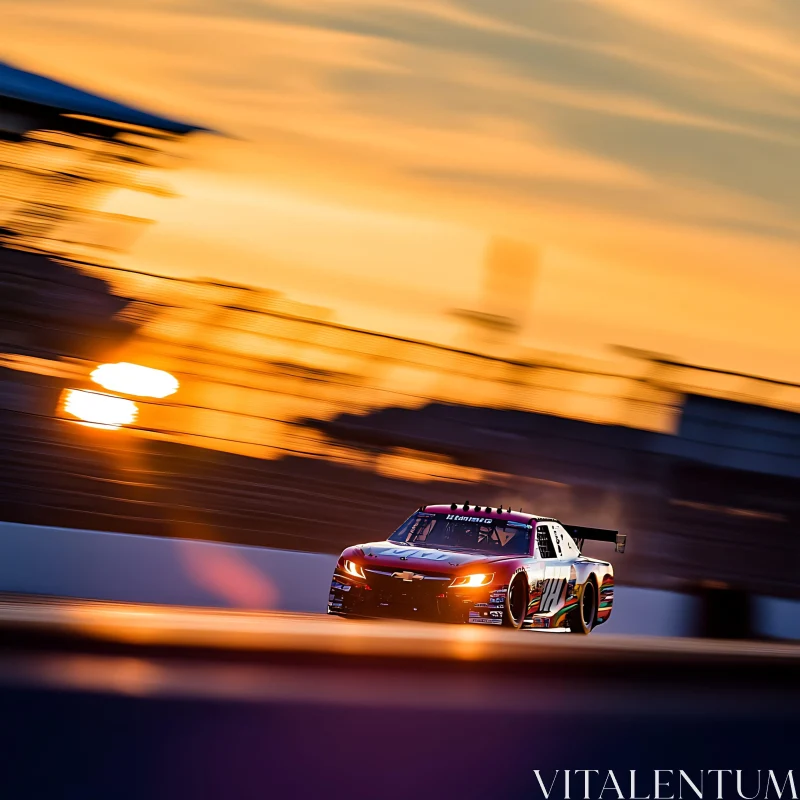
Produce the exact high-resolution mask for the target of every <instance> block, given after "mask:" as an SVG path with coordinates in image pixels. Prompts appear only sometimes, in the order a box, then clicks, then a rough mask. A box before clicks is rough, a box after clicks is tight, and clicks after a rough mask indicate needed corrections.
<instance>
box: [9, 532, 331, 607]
mask: <svg viewBox="0 0 800 800" xmlns="http://www.w3.org/2000/svg"><path fill="white" fill-rule="evenodd" d="M335 563H336V557H335V556H331V555H326V554H323V553H298V552H294V551H291V550H268V549H266V548H261V547H243V546H238V545H230V544H218V543H215V542H201V541H196V540H192V539H165V538H160V537H155V536H131V535H128V534H122V533H103V532H99V531H87V530H75V529H70V528H46V527H43V526H38V525H19V524H15V523H10V522H0V591H2V592H24V593H26V594H27V593H30V594H50V595H61V596H64V597H84V598H93V599H103V600H122V601H130V602H141V603H172V604H176V605H193V606H220V607H241V608H273V609H279V610H284V611H288V610H291V611H317V612H319V611H324V610H325V605H326V603H327V601H328V589H329V587H330V580H331V574H332V573H333V568H334V565H335Z"/></svg>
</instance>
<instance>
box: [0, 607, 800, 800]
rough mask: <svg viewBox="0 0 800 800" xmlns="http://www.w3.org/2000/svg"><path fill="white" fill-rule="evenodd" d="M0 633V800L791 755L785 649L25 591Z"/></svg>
mask: <svg viewBox="0 0 800 800" xmlns="http://www.w3.org/2000/svg"><path fill="white" fill-rule="evenodd" d="M0 643H1V644H0V709H2V720H3V724H2V734H1V735H0V766H2V770H1V771H0V776H2V789H1V791H0V796H1V797H2V798H11V799H13V800H16V798H38V797H46V798H50V797H54V798H55V797H57V798H73V797H74V798H82V800H87V799H89V798H103V800H106V798H108V799H109V800H111V799H114V800H116V798H162V797H163V798H183V797H186V798H205V797H221V798H240V797H241V798H270V797H277V798H281V797H298V798H311V797H357V798H376V799H378V800H379V799H380V798H400V797H402V798H409V797H458V798H465V797H466V798H495V797H542V796H543V795H542V793H541V790H540V789H539V787H538V784H537V783H536V779H535V777H534V773H533V770H534V769H540V770H542V771H543V774H545V775H546V776H549V777H552V775H553V772H552V771H553V770H555V769H573V770H574V769H600V770H601V771H605V770H608V769H614V770H616V771H622V772H624V773H625V774H627V770H629V769H633V768H636V769H639V770H645V771H647V770H653V769H674V770H678V769H683V770H695V771H696V772H697V771H699V770H708V769H721V768H726V769H733V770H735V769H743V770H755V769H762V770H764V769H773V770H775V771H777V770H783V771H784V773H785V771H786V770H788V769H795V770H797V767H798V764H797V753H798V752H800V750H799V749H798V746H799V745H800V726H798V720H799V719H800V688H798V687H800V682H799V681H798V678H800V669H799V667H800V646H797V645H791V644H781V643H772V642H710V641H701V640H688V639H684V640H676V639H663V638H658V639H655V638H654V639H646V638H615V637H611V636H605V637H597V638H592V637H588V638H579V637H573V636H570V635H568V634H548V633H540V632H534V631H530V632H527V631H526V632H514V631H505V630H496V629H486V628H484V627H478V626H475V627H471V626H449V625H448V626H444V625H428V624H422V623H403V622H398V623H387V622H374V621H363V622H361V621H359V622H356V621H349V620H340V619H336V618H327V617H322V616H314V615H300V614H270V613H263V612H259V613H246V612H229V611H223V610H218V609H213V610H212V609H188V608H174V607H159V606H145V605H125V604H114V603H101V602H81V601H67V600H58V599H48V598H30V597H8V598H5V600H4V601H2V602H0ZM549 777H548V780H549ZM598 788H599V787H598ZM652 788H653V787H652V784H651V786H650V788H649V791H650V793H651V794H652ZM647 793H648V791H647V790H645V789H643V790H642V795H643V796H644V795H646V794H647ZM573 796H574V797H582V796H583V791H582V788H581V790H580V791H578V792H575V793H573ZM592 796H596V795H592ZM604 796H605V797H609V796H611V797H613V796H615V795H614V793H611V794H609V793H608V792H607V793H606V794H605V795H604ZM705 796H707V797H716V787H715V786H714V787H713V791H712V787H711V786H710V785H709V787H707V792H706V795H705ZM723 796H725V797H728V796H731V797H735V796H736V792H735V787H734V786H733V784H731V793H730V794H727V793H726V794H724V795H723ZM676 797H677V795H676Z"/></svg>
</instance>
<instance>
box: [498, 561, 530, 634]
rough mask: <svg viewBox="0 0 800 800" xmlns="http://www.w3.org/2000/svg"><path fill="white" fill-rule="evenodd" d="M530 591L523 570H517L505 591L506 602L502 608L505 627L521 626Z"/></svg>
mask: <svg viewBox="0 0 800 800" xmlns="http://www.w3.org/2000/svg"><path fill="white" fill-rule="evenodd" d="M529 598H530V593H529V590H528V580H527V578H526V577H525V573H524V572H518V573H517V574H516V575H514V577H513V578H511V582H510V583H509V584H508V591H507V592H506V602H505V606H504V608H503V625H504V626H505V627H506V628H521V627H522V623H523V622H524V621H525V614H526V613H527V611H528V602H529Z"/></svg>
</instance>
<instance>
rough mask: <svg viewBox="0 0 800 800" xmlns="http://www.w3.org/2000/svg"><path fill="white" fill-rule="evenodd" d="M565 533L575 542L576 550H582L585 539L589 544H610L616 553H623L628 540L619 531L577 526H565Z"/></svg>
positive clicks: (625, 535)
mask: <svg viewBox="0 0 800 800" xmlns="http://www.w3.org/2000/svg"><path fill="white" fill-rule="evenodd" d="M564 527H565V528H566V530H567V533H569V535H570V536H571V537H572V538H573V539H574V540H575V542H576V544H577V545H578V548H579V549H580V550H582V549H583V543H584V541H585V540H586V539H588V540H589V541H591V542H612V543H613V544H614V545H615V547H614V549H615V550H616V551H617V552H618V553H624V552H625V543H626V541H627V539H628V537H627V534H624V533H620V532H619V531H608V530H605V529H604V528H583V527H581V526H579V525H565V526H564Z"/></svg>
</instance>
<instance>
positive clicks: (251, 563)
mask: <svg viewBox="0 0 800 800" xmlns="http://www.w3.org/2000/svg"><path fill="white" fill-rule="evenodd" d="M335 563H336V557H335V556H332V555H328V554H325V553H302V552H296V551H293V550H270V549H267V548H261V547H245V546H240V545H231V544H219V543H216V542H204V541H196V540H192V539H165V538H160V537H151V536H133V535H129V534H123V533H104V532H100V531H89V530H76V529H73V528H48V527H43V526H38V525H19V524H17V523H11V522H0V592H21V593H25V594H47V595H59V596H63V597H82V598H91V599H99V600H120V601H128V602H139V603H167V604H175V605H189V606H212V607H221V608H251V609H274V610H280V611H304V612H315V613H322V612H324V611H325V607H326V603H327V599H328V587H329V586H330V578H331V573H332V572H333V568H334V565H335ZM698 613H699V603H698V601H697V599H696V598H694V597H691V596H689V595H684V594H678V593H676V592H666V591H660V590H656V589H641V588H636V587H630V586H618V587H617V589H616V597H615V601H614V612H613V613H612V615H611V618H610V620H609V621H608V623H607V624H605V625H602V626H601V627H599V628H598V629H597V633H598V634H601V633H606V634H614V633H616V634H632V635H649V636H692V635H694V633H695V630H696V621H697V618H698ZM756 622H757V624H758V626H759V630H761V632H763V633H765V634H768V635H778V636H783V637H786V638H788V637H791V638H800V604H799V603H796V602H792V601H781V600H775V599H773V598H759V599H758V601H757V606H756Z"/></svg>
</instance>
